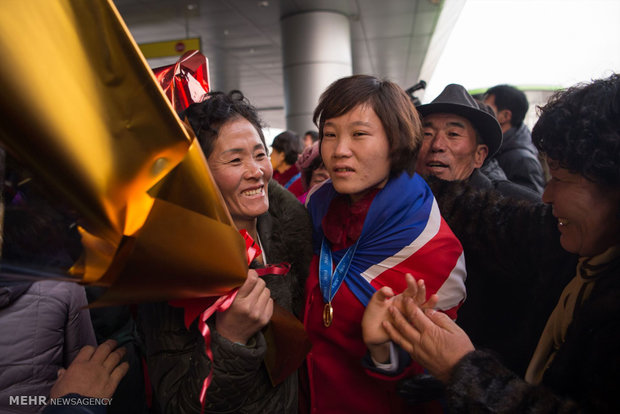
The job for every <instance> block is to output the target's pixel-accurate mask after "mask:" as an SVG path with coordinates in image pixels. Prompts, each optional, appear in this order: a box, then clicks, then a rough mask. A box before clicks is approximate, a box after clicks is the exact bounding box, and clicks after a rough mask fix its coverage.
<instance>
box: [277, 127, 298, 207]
mask: <svg viewBox="0 0 620 414" xmlns="http://www.w3.org/2000/svg"><path fill="white" fill-rule="evenodd" d="M271 149H272V151H271V166H272V167H273V179H274V180H276V181H277V182H278V183H280V185H282V186H283V187H284V188H286V189H287V190H289V191H290V192H291V193H293V194H294V195H295V197H299V196H300V195H302V194H303V193H304V189H303V185H302V184H301V180H300V178H301V172H300V171H299V169H298V168H297V166H296V165H295V163H296V162H297V158H299V154H301V152H302V150H303V144H302V142H301V138H300V137H299V135H297V134H296V133H295V132H293V131H284V132H281V133H279V134H278V135H276V136H275V138H274V139H273V142H272V143H271Z"/></svg>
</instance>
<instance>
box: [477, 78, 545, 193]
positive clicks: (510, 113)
mask: <svg viewBox="0 0 620 414" xmlns="http://www.w3.org/2000/svg"><path fill="white" fill-rule="evenodd" d="M484 103H486V104H487V105H489V106H490V107H491V108H493V111H494V112H495V116H496V117H497V121H498V122H499V125H500V126H501V128H502V134H503V141H502V146H501V147H500V148H499V150H498V151H497V153H496V154H495V155H492V156H491V157H490V158H495V159H497V161H498V162H499V165H500V167H502V170H504V172H505V173H506V177H508V179H509V180H510V181H512V182H513V183H517V184H521V185H524V186H526V187H528V188H530V189H532V190H534V191H536V192H537V193H538V194H542V191H543V188H544V187H545V176H544V172H543V168H542V165H541V163H540V161H539V158H538V150H537V149H536V147H535V146H534V144H533V143H532V134H531V133H530V129H529V128H528V127H527V125H525V123H524V122H523V120H524V119H525V114H526V113H527V110H528V108H529V102H528V101H527V97H526V96H525V93H524V92H522V91H520V90H519V89H517V88H515V87H514V86H510V85H497V86H493V87H492V88H489V90H487V91H486V93H485V94H484Z"/></svg>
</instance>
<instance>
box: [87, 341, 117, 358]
mask: <svg viewBox="0 0 620 414" xmlns="http://www.w3.org/2000/svg"><path fill="white" fill-rule="evenodd" d="M116 346H117V342H116V341H115V340H114V339H108V340H107V341H105V342H103V343H102V344H100V345H99V346H98V347H97V349H96V350H95V352H94V353H93V355H92V356H91V357H90V359H91V361H94V362H99V363H101V364H103V362H104V361H105V360H106V358H107V357H108V355H110V353H112V352H113V351H114V350H115V349H116Z"/></svg>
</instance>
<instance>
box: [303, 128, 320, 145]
mask: <svg viewBox="0 0 620 414" xmlns="http://www.w3.org/2000/svg"><path fill="white" fill-rule="evenodd" d="M306 135H310V137H311V138H312V142H317V141H318V140H319V133H318V132H317V131H313V130H309V131H306V133H305V134H304V137H305V136H306Z"/></svg>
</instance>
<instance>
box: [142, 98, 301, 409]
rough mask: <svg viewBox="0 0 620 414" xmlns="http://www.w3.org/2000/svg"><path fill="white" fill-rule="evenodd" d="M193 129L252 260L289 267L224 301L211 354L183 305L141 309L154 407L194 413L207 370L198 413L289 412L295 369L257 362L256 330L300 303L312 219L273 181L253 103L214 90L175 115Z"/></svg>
mask: <svg viewBox="0 0 620 414" xmlns="http://www.w3.org/2000/svg"><path fill="white" fill-rule="evenodd" d="M182 118H185V119H186V120H187V121H188V122H189V124H190V125H191V127H192V129H193V130H194V132H195V133H196V137H197V138H198V140H199V142H200V145H201V147H202V150H203V152H204V154H205V157H206V159H207V163H208V165H209V169H210V171H211V174H212V176H213V179H214V181H215V183H216V184H217V186H218V188H219V190H220V192H221V194H222V197H223V199H224V202H225V203H226V207H227V208H228V210H229V212H230V214H231V217H232V219H233V221H234V223H235V226H236V227H237V228H238V229H239V230H242V229H243V230H246V231H247V232H248V233H249V234H250V236H251V237H252V239H253V240H254V241H255V242H256V243H257V244H258V245H259V246H260V249H261V251H262V254H261V255H260V256H258V257H257V258H256V259H254V261H253V262H252V264H251V265H250V267H251V268H258V267H264V266H265V265H266V264H267V263H281V262H287V263H289V264H290V265H291V269H290V271H289V272H288V273H287V274H286V275H281V274H280V275H274V274H267V275H264V276H262V277H258V274H257V272H256V271H255V270H250V271H249V272H248V277H247V279H246V281H245V283H244V284H243V285H242V286H241V287H240V288H239V291H238V292H237V295H236V297H235V299H234V301H233V302H232V304H231V306H230V307H229V308H228V309H227V310H226V311H222V312H217V313H216V314H215V315H213V316H212V317H211V318H209V320H208V321H207V323H208V325H209V329H210V331H211V341H210V346H211V351H212V353H213V360H212V361H211V360H210V359H209V358H208V357H207V355H206V352H205V340H204V339H203V337H202V335H201V333H200V331H199V329H198V328H197V325H196V323H195V322H194V324H193V325H191V326H190V328H189V329H186V328H185V325H184V317H183V309H182V308H175V307H171V306H169V305H168V304H167V303H158V304H152V305H151V304H149V305H145V306H142V307H141V315H140V320H141V322H142V323H141V328H142V331H143V338H144V341H145V345H146V348H147V363H148V368H149V376H150V379H151V383H152V384H153V386H154V400H155V403H154V404H155V405H156V407H157V412H163V413H199V412H201V399H200V395H201V386H202V384H203V380H204V379H205V378H206V377H207V375H208V374H209V372H211V368H212V375H213V376H212V382H211V384H210V386H209V388H208V390H207V391H206V399H205V405H204V412H227V413H232V412H234V413H259V412H261V413H291V414H292V413H296V412H297V408H298V402H297V395H298V382H297V374H296V373H294V374H292V375H289V376H288V377H287V378H286V379H284V381H283V382H281V383H278V384H277V385H274V384H273V383H272V381H271V378H270V376H269V375H270V374H269V372H268V371H267V368H266V366H265V364H264V362H263V360H264V359H265V355H266V352H267V342H266V338H265V336H264V335H263V332H262V328H263V327H265V326H266V325H267V323H268V322H269V320H270V318H271V316H272V312H273V308H274V302H275V303H276V304H278V305H280V306H281V307H283V308H284V309H286V310H288V311H295V310H299V309H301V306H302V303H301V302H302V292H301V289H299V288H298V286H299V282H298V281H297V279H298V278H302V277H303V278H305V277H306V274H307V270H308V263H309V261H310V257H311V247H310V222H309V219H308V215H307V212H306V210H305V209H304V207H303V205H301V204H300V203H299V202H298V201H297V199H296V198H295V196H294V195H293V194H291V193H290V192H288V191H287V190H286V189H284V188H283V187H282V186H280V185H279V184H278V183H276V182H275V181H273V180H272V179H271V177H272V173H273V171H272V168H271V164H270V162H269V156H268V152H267V146H266V144H265V139H264V137H263V132H262V125H261V122H260V119H259V117H258V113H257V111H256V109H255V108H254V107H253V106H252V105H250V103H249V102H248V101H247V99H246V98H244V96H243V94H242V93H241V92H239V91H232V92H230V93H229V94H225V93H222V92H211V93H209V94H208V96H207V99H206V100H204V101H202V102H200V103H194V104H192V105H190V106H189V107H188V108H187V109H186V110H185V111H184V113H183V114H182Z"/></svg>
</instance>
